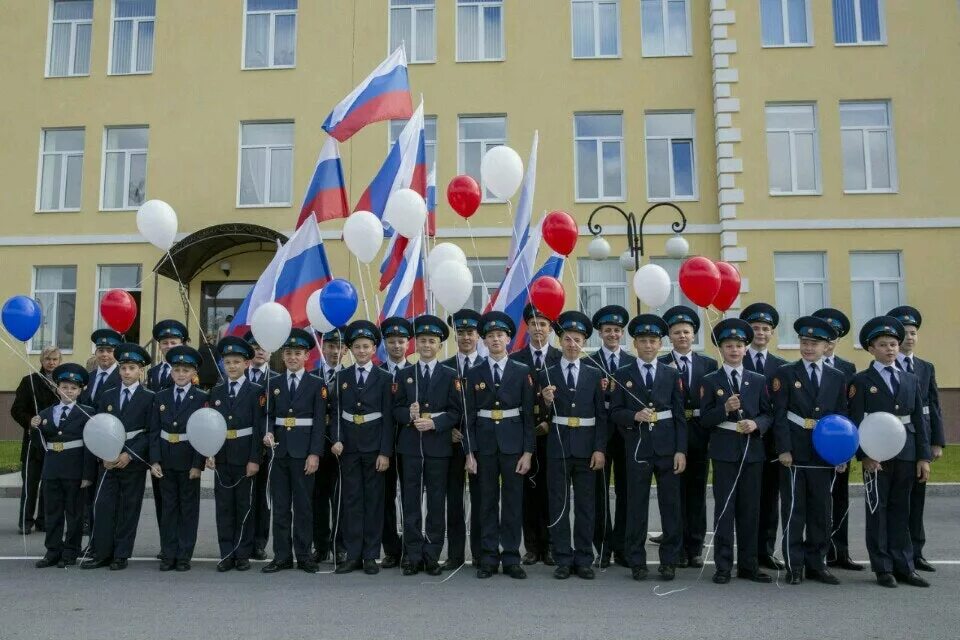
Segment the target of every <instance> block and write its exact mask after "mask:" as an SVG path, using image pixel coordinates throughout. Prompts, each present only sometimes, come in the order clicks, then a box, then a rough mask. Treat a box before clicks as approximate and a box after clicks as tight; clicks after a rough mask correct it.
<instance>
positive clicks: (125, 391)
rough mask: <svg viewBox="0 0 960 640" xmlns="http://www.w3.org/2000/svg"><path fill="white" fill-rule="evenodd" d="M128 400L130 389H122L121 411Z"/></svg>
mask: <svg viewBox="0 0 960 640" xmlns="http://www.w3.org/2000/svg"><path fill="white" fill-rule="evenodd" d="M128 402H130V389H124V390H123V397H121V398H120V411H121V412H122V411H123V408H124V407H125V406H127V403H128Z"/></svg>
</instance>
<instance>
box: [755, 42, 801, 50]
mask: <svg viewBox="0 0 960 640" xmlns="http://www.w3.org/2000/svg"><path fill="white" fill-rule="evenodd" d="M760 48H761V49H812V48H813V43H812V42H798V43H792V42H791V43H788V44H761V45H760Z"/></svg>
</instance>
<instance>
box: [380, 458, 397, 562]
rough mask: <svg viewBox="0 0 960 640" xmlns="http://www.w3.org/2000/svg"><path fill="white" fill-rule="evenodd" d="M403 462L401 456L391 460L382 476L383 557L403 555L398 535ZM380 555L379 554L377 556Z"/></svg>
mask: <svg viewBox="0 0 960 640" xmlns="http://www.w3.org/2000/svg"><path fill="white" fill-rule="evenodd" d="M402 465H403V461H402V456H401V455H399V454H396V455H394V456H393V457H392V458H391V459H390V468H389V469H387V470H386V472H384V473H382V474H380V475H381V476H382V478H383V532H382V533H381V540H382V544H383V555H385V556H394V557H395V558H399V557H400V555H401V554H402V553H403V543H402V541H401V540H400V534H398V533H397V531H398V528H397V491H398V489H397V487H398V486H399V493H400V503H401V505H402V504H403V466H402ZM377 555H378V556H379V555H380V554H379V553H378V554H377Z"/></svg>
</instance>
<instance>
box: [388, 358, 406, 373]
mask: <svg viewBox="0 0 960 640" xmlns="http://www.w3.org/2000/svg"><path fill="white" fill-rule="evenodd" d="M387 366H388V367H390V373H394V372H396V370H397V369H402V368H403V367H405V366H407V361H406V360H401V361H400V362H394V361H393V360H391V359H390V358H387Z"/></svg>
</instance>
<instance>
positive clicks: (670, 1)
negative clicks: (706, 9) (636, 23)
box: [640, 0, 692, 57]
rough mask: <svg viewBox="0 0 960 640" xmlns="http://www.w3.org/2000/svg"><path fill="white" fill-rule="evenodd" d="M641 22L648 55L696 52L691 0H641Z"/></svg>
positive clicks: (643, 40)
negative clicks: (693, 37)
mask: <svg viewBox="0 0 960 640" xmlns="http://www.w3.org/2000/svg"><path fill="white" fill-rule="evenodd" d="M640 23H641V28H642V31H643V33H642V34H641V38H642V39H641V43H642V45H643V47H642V49H643V55H644V56H645V57H649V56H689V55H690V54H691V53H692V52H691V50H690V13H689V7H688V6H687V0H640Z"/></svg>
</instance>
